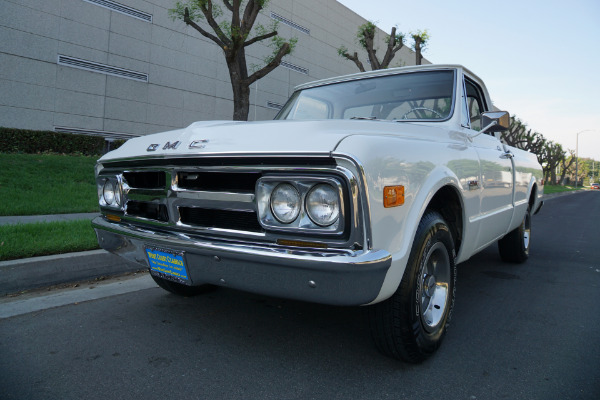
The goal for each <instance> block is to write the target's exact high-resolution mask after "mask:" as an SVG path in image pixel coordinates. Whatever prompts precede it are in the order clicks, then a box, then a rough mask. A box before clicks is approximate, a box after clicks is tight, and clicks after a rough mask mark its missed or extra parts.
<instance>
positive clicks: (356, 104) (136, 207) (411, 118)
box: [93, 65, 543, 362]
mask: <svg viewBox="0 0 600 400" xmlns="http://www.w3.org/2000/svg"><path fill="white" fill-rule="evenodd" d="M491 110H492V102H491V100H490V97H489V95H488V93H487V90H486V88H485V86H484V84H483V82H482V81H481V80H480V79H479V78H478V77H477V76H475V75H474V74H473V73H471V72H470V71H469V70H467V69H466V68H464V67H462V66H459V65H427V66H418V67H405V68H396V69H388V70H382V71H373V72H367V73H360V74H354V75H348V76H343V77H337V78H332V79H326V80H322V81H318V82H313V83H308V84H305V85H302V86H299V87H297V88H296V90H295V92H294V94H293V95H292V97H291V98H290V100H289V101H288V102H287V103H286V104H285V106H284V107H283V109H282V110H281V112H280V113H279V114H278V115H277V117H276V118H275V121H266V122H251V123H239V122H231V121H210V122H196V123H194V124H192V125H190V126H189V127H187V128H185V129H181V130H175V131H171V132H164V133H158V134H154V135H149V136H144V137H140V138H136V139H132V140H129V141H128V142H126V143H125V144H124V145H123V146H122V147H120V148H119V149H117V150H115V151H112V152H110V153H108V154H106V155H105V156H104V157H102V158H101V159H100V160H99V161H98V164H97V167H96V177H97V186H98V198H99V205H100V209H101V212H102V216H100V217H98V218H96V219H95V220H94V221H93V227H94V228H95V230H96V234H97V236H98V241H99V243H100V245H101V246H102V247H103V248H104V249H106V250H109V251H111V252H113V253H116V254H118V255H120V256H123V257H125V258H127V259H129V260H132V261H135V262H138V263H140V264H143V265H145V266H147V267H148V268H149V270H150V273H151V274H152V277H153V278H154V280H155V281H156V282H157V283H158V285H159V286H161V287H162V288H164V289H166V290H168V291H170V292H173V293H176V294H180V295H186V296H189V295H194V294H198V293H201V292H203V291H206V290H207V289H208V288H213V287H215V286H226V287H230V288H235V289H240V290H245V291H250V292H255V293H260V294H265V295H269V296H278V297H285V298H291V299H298V300H304V301H310V302H317V303H324V304H333V305H348V306H358V305H364V306H366V307H368V311H369V312H368V315H369V321H370V324H371V331H372V334H373V335H372V336H373V338H374V341H375V343H376V346H377V348H378V349H379V350H380V351H381V352H383V353H384V354H387V355H390V356H392V357H395V358H398V359H402V360H405V361H408V362H419V361H422V360H424V359H425V358H427V357H428V356H429V355H431V354H432V353H433V352H434V351H435V350H436V349H437V348H438V347H439V345H440V343H441V341H442V338H443V336H444V334H445V331H446V326H447V324H448V321H449V320H450V316H451V313H452V307H453V303H454V293H455V285H456V265H457V264H458V263H460V262H463V261H465V260H467V259H468V258H470V257H471V256H472V255H473V254H475V253H477V252H478V251H480V250H482V249H484V248H485V247H487V246H488V245H490V244H492V243H494V242H496V241H498V247H499V251H500V256H501V257H502V259H504V260H505V261H511V262H523V261H525V260H526V259H527V257H528V255H529V244H530V235H531V215H532V214H533V213H535V212H537V211H538V210H539V208H540V207H541V204H542V202H541V196H542V193H543V182H542V180H541V179H542V169H541V167H540V165H539V164H538V162H537V160H536V157H535V156H534V155H532V154H530V153H527V152H525V151H522V150H519V149H515V148H511V147H508V146H506V145H504V144H503V143H502V142H501V141H500V139H499V138H500V136H499V135H500V134H499V132H500V131H502V130H504V129H506V128H507V127H508V123H509V122H508V121H509V116H508V113H506V112H499V111H491Z"/></svg>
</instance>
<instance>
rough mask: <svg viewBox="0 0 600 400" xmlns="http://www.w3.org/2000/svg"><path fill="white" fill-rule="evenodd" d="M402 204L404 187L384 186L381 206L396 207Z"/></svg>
mask: <svg viewBox="0 0 600 400" xmlns="http://www.w3.org/2000/svg"><path fill="white" fill-rule="evenodd" d="M402 204H404V186H401V185H400V186H386V187H384V188H383V206H384V207H385V208H390V207H398V206H401V205H402Z"/></svg>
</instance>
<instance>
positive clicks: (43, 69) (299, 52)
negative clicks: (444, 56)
mask: <svg viewBox="0 0 600 400" xmlns="http://www.w3.org/2000/svg"><path fill="white" fill-rule="evenodd" d="M215 2H219V0H215ZM174 3H175V1H174V0H44V1H39V0H0V66H1V67H0V126H4V127H15V128H22V129H36V130H56V131H64V132H72V133H87V134H103V135H109V136H113V137H130V136H139V135H145V134H150V133H155V132H160V131H164V130H169V129H174V128H181V127H184V126H187V125H189V124H190V123H191V122H193V121H198V120H212V119H231V117H232V113H233V102H232V92H231V84H230V82H229V75H228V72H227V67H226V64H225V61H224V57H223V54H222V51H221V50H220V49H219V48H218V47H217V46H216V45H215V44H214V43H213V42H212V41H209V40H208V39H205V38H204V37H202V36H201V35H200V34H199V33H198V32H197V31H195V30H194V29H193V28H191V27H187V26H186V25H185V24H184V23H183V22H182V21H178V20H176V21H173V20H172V19H171V18H170V17H169V15H168V11H167V10H168V9H169V8H170V7H173V5H174ZM274 21H278V22H279V26H278V31H279V34H280V35H281V36H283V37H284V38H291V37H296V38H298V43H297V46H296V48H295V50H294V52H293V54H291V55H288V56H286V57H285V58H284V63H283V64H282V65H281V66H279V67H278V68H277V69H275V70H274V71H273V72H272V73H271V74H269V75H267V76H266V77H265V78H263V79H261V80H259V81H258V82H257V83H256V84H254V85H253V86H252V94H251V106H250V116H249V119H250V120H264V119H271V118H273V117H274V116H275V114H276V113H277V111H278V108H279V107H280V106H281V105H282V104H283V103H284V102H285V101H286V99H287V98H288V96H289V95H290V94H291V92H292V90H293V88H294V87H295V86H296V85H298V84H301V83H305V82H308V81H312V80H316V79H322V78H327V77H331V76H335V75H342V74H348V73H354V72H358V70H357V68H356V66H355V65H354V63H352V62H350V61H347V60H345V59H343V58H341V57H340V56H339V55H338V54H337V48H338V47H340V46H341V45H345V46H346V47H347V48H348V49H350V50H351V51H353V50H354V49H356V50H359V48H358V45H357V44H356V42H355V37H356V30H357V27H358V26H359V25H362V24H364V23H365V22H366V20H365V19H364V18H362V17H361V16H359V15H357V14H356V13H354V12H353V11H351V10H349V9H348V8H346V7H345V6H343V5H342V4H340V3H338V2H337V1H335V0H272V1H271V2H270V3H269V5H268V7H267V8H266V9H265V10H263V12H262V14H261V15H260V17H259V20H258V22H257V24H258V23H261V24H263V25H265V26H269V25H270V24H271V23H272V22H274ZM390 28H391V27H390ZM378 35H379V38H380V42H381V46H380V48H381V49H382V50H380V51H381V52H383V51H384V49H385V47H384V44H383V38H384V37H385V32H382V31H380V32H379V33H378ZM270 52H271V50H270V49H269V48H268V47H267V46H266V45H264V44H262V43H257V44H254V45H252V46H250V47H249V48H248V49H247V56H248V65H252V64H256V65H262V60H263V58H264V56H266V55H267V54H269V53H270ZM359 54H361V59H362V60H363V63H365V65H367V64H366V62H365V61H366V59H367V57H366V53H365V52H360V51H359ZM414 60H415V56H414V53H413V52H412V51H411V50H410V49H409V48H408V47H404V48H403V49H402V50H401V51H400V52H398V53H397V55H396V58H395V59H394V63H393V65H395V66H397V65H412V64H414Z"/></svg>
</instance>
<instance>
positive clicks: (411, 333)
mask: <svg viewBox="0 0 600 400" xmlns="http://www.w3.org/2000/svg"><path fill="white" fill-rule="evenodd" d="M454 259H455V251H454V242H453V241H452V234H451V233H450V230H449V229H448V225H447V224H446V222H445V221H444V219H443V218H442V216H441V215H440V214H439V213H437V212H435V211H429V212H426V213H425V215H424V216H423V218H422V219H421V222H420V223H419V227H418V228H417V233H416V235H415V240H414V242H413V245H412V249H411V252H410V256H409V259H408V263H407V265H406V269H405V271H404V275H403V277H402V281H401V282H400V286H399V287H398V290H397V291H396V293H394V294H393V295H392V297H390V298H389V299H387V300H385V301H383V302H381V303H378V304H375V305H373V306H370V307H368V315H369V322H370V325H371V336H372V337H373V340H374V341H375V345H376V346H377V349H378V350H379V351H380V352H381V353H383V354H384V355H387V356H390V357H393V358H396V359H399V360H403V361H407V362H411V363H419V362H422V361H423V360H425V359H427V358H428V357H429V356H431V355H432V354H433V353H434V352H435V351H436V350H437V349H438V347H439V346H440V344H441V342H442V339H443V338H444V335H445V333H446V329H447V327H448V324H449V321H450V317H451V315H452V308H453V307H454V294H455V285H456V265H455V262H454V261H455V260H454ZM440 305H441V307H440Z"/></svg>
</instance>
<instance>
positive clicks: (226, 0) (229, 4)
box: [223, 0, 233, 12]
mask: <svg viewBox="0 0 600 400" xmlns="http://www.w3.org/2000/svg"><path fill="white" fill-rule="evenodd" d="M223 4H225V7H227V9H228V10H229V11H231V12H233V6H232V5H231V3H230V2H229V1H228V0H223Z"/></svg>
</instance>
